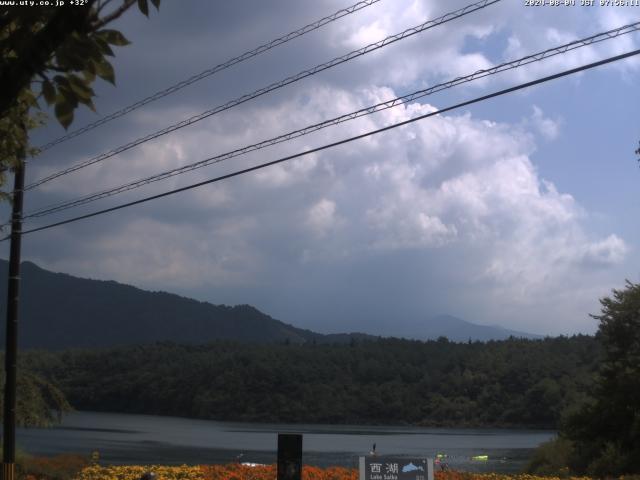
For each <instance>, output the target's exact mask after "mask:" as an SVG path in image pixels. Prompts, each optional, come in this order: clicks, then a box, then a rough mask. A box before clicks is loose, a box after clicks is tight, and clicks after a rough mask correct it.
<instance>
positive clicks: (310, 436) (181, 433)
mask: <svg viewBox="0 0 640 480" xmlns="http://www.w3.org/2000/svg"><path fill="white" fill-rule="evenodd" d="M278 433H302V434H303V435H304V436H303V462H304V463H305V464H307V465H318V466H329V465H341V466H345V467H357V466H358V457H359V456H360V455H366V454H368V452H369V450H371V447H372V445H373V444H374V443H375V444H376V450H377V452H378V454H380V455H394V456H408V457H416V456H417V457H434V456H435V455H436V454H437V453H443V454H446V455H448V459H447V462H448V464H449V466H450V467H452V468H455V469H460V470H469V471H496V472H516V471H519V470H521V469H522V467H523V466H524V465H525V464H526V461H527V459H528V457H529V456H530V455H531V453H532V451H533V449H534V448H535V447H536V446H538V445H539V444H540V443H542V442H544V441H547V440H549V439H550V438H552V437H553V435H554V432H551V431H540V430H504V429H451V428H419V427H389V426H381V427H377V426H349V425H301V424H296V425H288V424H256V423H233V422H214V421H208V420H192V419H187V418H178V417H159V416H153V415H129V414H119V413H95V412H74V413H71V414H68V415H66V416H65V417H64V419H63V422H62V424H61V425H58V426H56V427H54V428H50V429H35V428H34V429H18V432H17V443H18V446H19V447H20V448H22V449H24V450H26V451H27V452H29V453H33V454H38V455H54V454H58V453H81V454H87V455H88V454H90V453H91V452H92V451H94V450H97V451H98V452H99V453H100V458H101V462H103V463H114V464H152V463H157V464H183V463H186V464H199V463H209V464H211V463H228V462H233V461H235V460H236V458H238V456H239V455H241V454H242V456H241V457H240V458H241V461H243V462H256V463H268V464H272V463H275V462H276V451H277V434H278ZM475 455H488V456H489V460H487V461H475V460H472V459H471V457H472V456H475Z"/></svg>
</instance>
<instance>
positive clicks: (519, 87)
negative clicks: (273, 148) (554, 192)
mask: <svg viewBox="0 0 640 480" xmlns="http://www.w3.org/2000/svg"><path fill="white" fill-rule="evenodd" d="M638 54H640V49H638V50H633V51H631V52H627V53H623V54H621V55H616V56H614V57H609V58H606V59H604V60H600V61H598V62H593V63H589V64H586V65H582V66H580V67H576V68H572V69H569V70H565V71H563V72H560V73H556V74H553V75H549V76H546V77H542V78H539V79H537V80H533V81H530V82H526V83H521V84H519V85H516V86H513V87H509V88H506V89H503V90H499V91H497V92H494V93H490V94H488V95H483V96H481V97H477V98H474V99H472V100H467V101H465V102H462V103H458V104H456V105H452V106H449V107H446V108H442V109H440V110H436V111H434V112H430V113H427V114H424V115H420V116H418V117H415V118H411V119H409V120H405V121H402V122H398V123H394V124H393V125H388V126H386V127H382V128H378V129H376V130H371V131H369V132H366V133H363V134H360V135H356V136H354V137H349V138H346V139H343V140H339V141H337V142H333V143H329V144H326V145H323V146H320V147H317V148H313V149H311V150H306V151H304V152H299V153H296V154H294V155H289V156H286V157H282V158H279V159H277V160H272V161H270V162H266V163H262V164H259V165H255V166H253V167H249V168H245V169H242V170H238V171H235V172H232V173H228V174H226V175H221V176H219V177H215V178H211V179H209V180H205V181H202V182H198V183H194V184H191V185H188V186H186V187H181V188H176V189H175V190H170V191H167V192H163V193H160V194H157V195H152V196H149V197H145V198H141V199H139V200H135V201H132V202H128V203H124V204H121V205H117V206H115V207H111V208H105V209H103V210H99V211H96V212H93V213H88V214H86V215H80V216H77V217H73V218H70V219H67V220H62V221H60V222H55V223H50V224H48V225H44V226H42V227H36V228H32V229H29V230H24V231H22V235H25V234H27V233H34V232H39V231H42V230H47V229H49V228H53V227H58V226H61V225H66V224H68V223H73V222H77V221H79V220H84V219H87V218H91V217H95V216H98V215H102V214H105V213H109V212H113V211H116V210H121V209H123V208H126V207H131V206H133V205H138V204H141V203H145V202H149V201H151V200H157V199H159V198H162V197H167V196H169V195H173V194H175V193H179V192H184V191H187V190H191V189H194V188H197V187H201V186H203V185H208V184H210V183H216V182H219V181H222V180H226V179H228V178H232V177H237V176H239V175H243V174H245V173H249V172H253V171H255V170H260V169H263V168H266V167H270V166H272V165H276V164H278V163H282V162H286V161H289V160H293V159H295V158H299V157H302V156H305V155H309V154H312V153H316V152H320V151H322V150H327V149H329V148H333V147H337V146H339V145H343V144H345V143H350V142H353V141H355V140H360V139H362V138H365V137H369V136H372V135H377V134H379V133H382V132H386V131H387V130H392V129H394V128H398V127H401V126H404V125H408V124H410V123H413V122H417V121H418V120H423V119H425V118H429V117H433V116H435V115H439V114H442V113H445V112H449V111H451V110H455V109H458V108H461V107H465V106H467V105H472V104H474V103H479V102H483V101H485V100H489V99H491V98H495V97H499V96H502V95H506V94H508V93H512V92H515V91H518V90H522V89H524V88H529V87H533V86H535V85H539V84H541V83H545V82H548V81H551V80H555V79H558V78H561V77H565V76H567V75H572V74H574V73H578V72H582V71H584V70H589V69H591V68H595V67H599V66H602V65H606V64H608V63H612V62H616V61H618V60H623V59H625V58H629V57H632V56H634V55H638ZM8 238H9V237H8V236H7V237H4V238H3V239H1V240H0V241H4V240H7V239H8Z"/></svg>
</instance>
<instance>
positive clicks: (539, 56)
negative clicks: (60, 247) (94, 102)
mask: <svg viewBox="0 0 640 480" xmlns="http://www.w3.org/2000/svg"><path fill="white" fill-rule="evenodd" d="M638 30H640V21H639V22H635V23H632V24H629V25H625V26H622V27H618V28H616V29H612V30H608V31H606V32H602V33H598V34H596V35H591V36H590V37H586V38H582V39H580V40H575V41H573V42H569V43H565V44H564V45H560V46H557V47H554V48H549V49H547V50H544V51H541V52H538V53H534V54H531V55H527V56H525V57H522V58H519V59H517V60H512V61H509V62H505V63H502V64H500V65H496V66H495V67H491V68H487V69H483V70H478V71H476V72H475V73H472V74H470V75H466V76H462V77H457V78H455V79H453V80H450V81H447V82H444V83H440V84H437V85H434V86H432V87H429V88H426V89H423V90H418V91H416V92H413V93H410V94H408V95H404V96H401V97H396V98H394V99H392V100H387V101H385V102H380V103H377V104H375V105H372V106H369V107H366V108H362V109H360V110H356V111H354V112H351V113H347V114H344V115H340V116H338V117H335V118H332V119H329V120H324V121H322V122H320V123H316V124H313V125H309V126H307V127H304V128H301V129H298V130H294V131H292V132H288V133H285V134H283V135H279V136H277V137H274V138H270V139H268V140H264V141H262V142H259V143H255V144H252V145H248V146H245V147H242V148H238V149H235V150H232V151H230V152H226V153H222V154H219V155H216V156H214V157H209V158H207V159H204V160H200V161H198V162H195V163H190V164H188V165H183V166H181V167H176V168H174V169H171V170H167V171H164V172H161V173H158V174H155V175H151V176H148V177H146V178H142V179H138V180H135V181H132V182H129V183H126V184H124V185H120V186H118V187H113V188H109V189H106V190H102V191H100V192H96V193H92V194H89V195H85V196H83V197H80V198H76V199H73V200H67V201H64V202H59V203H57V204H54V205H49V206H46V207H42V208H39V209H37V210H34V211H32V212H27V213H26V214H25V215H24V216H23V219H27V218H34V217H43V216H46V215H50V214H53V213H56V212H60V211H63V210H67V209H69V208H73V207H76V206H80V205H85V204H87V203H90V202H94V201H96V200H100V199H103V198H107V197H111V196H113V195H117V194H119V193H123V192H126V191H129V190H133V189H135V188H139V187H142V186H144V185H148V184H150V183H153V182H157V181H160V180H165V179H167V178H171V177H174V176H176V175H180V174H183V173H186V172H189V171H192V170H196V169H198V168H202V167H206V166H209V165H212V164H215V163H220V162H222V161H225V160H228V159H231V158H234V157H238V156H240V155H244V154H246V153H249V152H253V151H256V150H261V149H263V148H266V147H269V146H272V145H276V144H279V143H282V142H286V141H289V140H292V139H295V138H298V137H301V136H303V135H307V134H309V133H312V132H315V131H318V130H321V129H324V128H327V127H330V126H333V125H338V124H340V123H343V122H346V121H349V120H354V119H356V118H360V117H363V116H365V115H370V114H373V113H376V112H380V111H383V110H387V109H389V108H393V107H396V106H399V105H404V104H407V103H410V102H413V101H415V100H417V99H419V98H422V97H425V96H428V95H431V94H433V93H436V92H439V91H442V90H445V89H448V88H452V87H454V86H457V85H461V84H463V83H468V82H471V81H473V80H477V79H479V78H483V77H486V76H489V75H494V74H497V73H500V72H504V71H507V70H512V69H515V68H518V67H521V66H523V65H528V64H530V63H533V62H538V61H541V60H544V59H546V58H549V57H553V56H555V55H559V54H563V53H566V52H568V51H571V50H575V49H577V48H580V47H584V46H587V45H592V44H594V43H597V42H602V41H604V40H609V39H612V38H617V37H619V36H620V35H625V34H628V33H631V32H635V31H638Z"/></svg>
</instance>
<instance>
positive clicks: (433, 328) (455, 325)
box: [411, 315, 543, 342]
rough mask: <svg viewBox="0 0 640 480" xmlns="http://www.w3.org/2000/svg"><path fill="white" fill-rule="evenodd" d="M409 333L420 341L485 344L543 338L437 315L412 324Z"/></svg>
mask: <svg viewBox="0 0 640 480" xmlns="http://www.w3.org/2000/svg"><path fill="white" fill-rule="evenodd" d="M411 331H412V333H413V335H412V336H413V337H414V338H418V339H420V340H435V339H437V338H438V337H447V338H448V339H449V340H451V341H452V342H466V341H468V340H469V339H471V340H479V341H481V342H485V341H488V340H506V339H507V338H509V337H516V338H530V339H535V338H543V337H542V336H541V335H533V334H531V333H525V332H518V331H516V330H508V329H506V328H502V327H498V326H490V325H478V324H477V323H471V322H467V321H465V320H462V319H461V318H458V317H454V316H452V315H437V316H435V317H431V318H429V319H428V320H426V321H425V322H423V323H413V324H412V325H411Z"/></svg>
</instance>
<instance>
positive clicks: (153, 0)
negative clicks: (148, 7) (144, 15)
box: [151, 0, 160, 10]
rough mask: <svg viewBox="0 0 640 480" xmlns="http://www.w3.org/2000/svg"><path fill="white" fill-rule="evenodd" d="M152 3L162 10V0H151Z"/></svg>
mask: <svg viewBox="0 0 640 480" xmlns="http://www.w3.org/2000/svg"><path fill="white" fill-rule="evenodd" d="M151 3H153V6H154V7H156V10H160V0H151Z"/></svg>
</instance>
